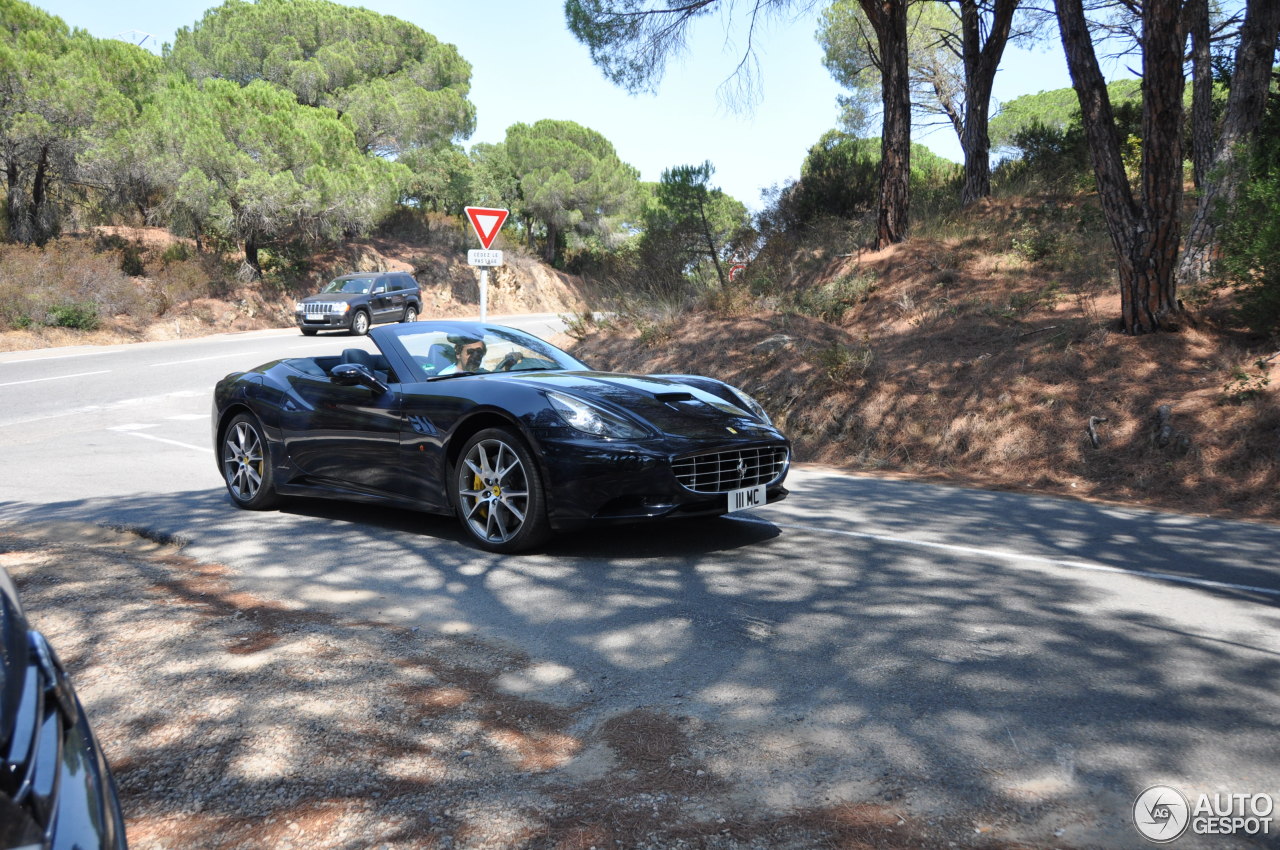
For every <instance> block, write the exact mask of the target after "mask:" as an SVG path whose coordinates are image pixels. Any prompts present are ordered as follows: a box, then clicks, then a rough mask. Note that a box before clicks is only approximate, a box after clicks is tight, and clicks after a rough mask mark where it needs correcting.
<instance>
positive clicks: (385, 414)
mask: <svg viewBox="0 0 1280 850" xmlns="http://www.w3.org/2000/svg"><path fill="white" fill-rule="evenodd" d="M290 384H291V385H292V387H291V389H292V396H293V398H292V399H291V400H290V401H291V403H290V404H286V405H285V407H284V410H283V411H282V413H281V421H280V425H281V432H282V434H281V436H282V437H283V439H284V442H285V448H286V449H287V450H288V452H289V457H290V459H292V461H293V462H294V464H296V465H297V466H298V468H299V469H301V470H302V471H303V472H304V473H306V475H307V477H308V478H310V479H314V482H315V483H318V484H325V485H328V486H337V487H343V488H350V489H353V490H358V491H363V492H370V493H394V492H395V490H396V478H397V475H398V472H399V461H400V427H401V413H400V394H399V392H398V391H397V386H398V385H396V384H392V385H391V386H390V387H389V389H388V391H387V392H382V393H379V392H375V391H374V390H372V389H370V388H368V387H363V386H356V387H344V386H339V385H338V384H335V383H333V382H332V381H331V380H330V379H329V378H328V377H321V376H313V375H304V374H299V375H297V376H295V377H292V378H291V379H290Z"/></svg>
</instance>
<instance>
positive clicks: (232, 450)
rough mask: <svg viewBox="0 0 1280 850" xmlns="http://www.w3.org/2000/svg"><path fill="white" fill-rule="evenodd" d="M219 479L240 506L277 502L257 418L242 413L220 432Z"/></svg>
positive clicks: (261, 507)
mask: <svg viewBox="0 0 1280 850" xmlns="http://www.w3.org/2000/svg"><path fill="white" fill-rule="evenodd" d="M220 454H221V464H220V465H221V467H222V479H223V481H225V482H226V483H227V492H228V493H230V494H231V500H232V501H233V502H235V503H236V505H238V506H239V507H242V508H246V509H248V510H251V511H260V510H264V509H266V508H270V507H273V506H274V505H275V504H276V503H277V502H279V501H280V497H279V495H278V494H277V493H276V490H275V479H274V476H273V475H272V473H271V458H270V456H269V453H268V451H267V441H266V438H265V437H264V436H263V433H262V426H261V425H259V424H258V420H257V419H256V418H254V417H253V416H251V415H249V414H247V413H241V414H239V415H238V416H236V417H235V418H234V419H232V420H231V422H230V424H228V425H227V430H226V431H225V432H224V433H223V435H222V448H221V452H220Z"/></svg>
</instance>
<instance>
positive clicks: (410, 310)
mask: <svg viewBox="0 0 1280 850" xmlns="http://www.w3.org/2000/svg"><path fill="white" fill-rule="evenodd" d="M400 321H402V322H416V321H418V308H417V307H415V306H413V305H412V304H410V305H409V306H408V307H405V308H404V318H403V319H401V320H400Z"/></svg>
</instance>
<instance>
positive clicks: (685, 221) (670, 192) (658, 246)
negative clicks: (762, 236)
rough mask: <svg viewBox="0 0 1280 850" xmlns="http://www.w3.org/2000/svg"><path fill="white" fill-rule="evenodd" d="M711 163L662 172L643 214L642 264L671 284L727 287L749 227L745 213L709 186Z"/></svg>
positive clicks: (747, 216) (738, 205) (648, 271)
mask: <svg viewBox="0 0 1280 850" xmlns="http://www.w3.org/2000/svg"><path fill="white" fill-rule="evenodd" d="M713 174H715V168H714V166H712V164H711V163H710V162H704V163H702V164H701V165H681V166H677V167H675V168H669V169H666V170H665V171H663V172H662V179H661V181H659V183H658V184H657V185H656V186H653V187H652V188H651V190H650V191H649V192H648V201H647V203H646V205H645V208H644V212H643V214H642V220H643V224H644V235H643V236H642V237H641V241H640V253H641V263H642V266H643V268H644V269H645V270H646V273H648V274H652V275H657V276H659V277H664V278H666V279H667V280H668V281H669V284H668V285H671V286H678V285H679V283H680V282H681V281H685V282H687V283H689V284H690V285H692V286H694V287H695V288H702V287H705V286H707V285H708V284H711V283H715V284H717V285H720V286H724V285H726V284H727V282H728V269H727V265H728V263H729V262H730V261H731V257H732V255H733V252H734V249H735V247H736V246H737V244H738V243H739V242H740V241H742V240H743V239H744V238H746V234H747V232H748V230H749V228H750V221H751V219H750V216H749V215H748V214H747V208H746V207H745V206H744V205H743V204H742V203H741V202H739V201H737V200H735V199H734V198H732V197H731V196H729V195H726V194H725V193H724V192H723V191H721V190H720V189H718V188H716V187H714V186H712V185H711V177H712V175H713Z"/></svg>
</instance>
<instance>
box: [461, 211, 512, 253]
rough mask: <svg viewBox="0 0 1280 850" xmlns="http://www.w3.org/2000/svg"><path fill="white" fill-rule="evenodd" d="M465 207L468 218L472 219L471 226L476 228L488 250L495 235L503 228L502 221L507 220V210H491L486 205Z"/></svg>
mask: <svg viewBox="0 0 1280 850" xmlns="http://www.w3.org/2000/svg"><path fill="white" fill-rule="evenodd" d="M465 209H466V211H467V218H469V219H471V226H472V227H474V228H475V229H476V236H479V237H480V244H481V245H483V246H484V247H485V250H488V249H489V246H490V245H492V244H493V240H494V237H496V236H497V235H498V231H499V230H501V229H502V223H503V222H504V221H506V220H507V211H506V210H491V209H488V208H486V207H466V208H465Z"/></svg>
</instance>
